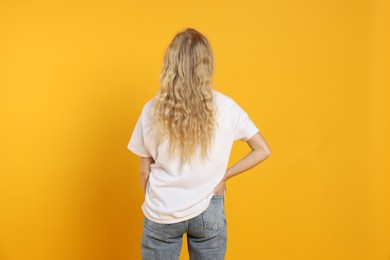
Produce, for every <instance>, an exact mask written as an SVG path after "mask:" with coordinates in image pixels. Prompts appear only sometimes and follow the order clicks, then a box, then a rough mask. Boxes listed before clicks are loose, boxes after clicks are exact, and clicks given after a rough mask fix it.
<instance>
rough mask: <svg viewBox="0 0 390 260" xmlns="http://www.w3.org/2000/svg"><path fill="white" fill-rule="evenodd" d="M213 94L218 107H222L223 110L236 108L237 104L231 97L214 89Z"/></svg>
mask: <svg viewBox="0 0 390 260" xmlns="http://www.w3.org/2000/svg"><path fill="white" fill-rule="evenodd" d="M213 93H214V98H215V102H216V103H217V105H218V106H219V107H223V108H224V109H234V108H237V107H238V104H237V102H236V101H235V100H234V99H233V98H232V97H230V96H228V95H226V94H224V93H221V92H219V91H217V90H214V89H213Z"/></svg>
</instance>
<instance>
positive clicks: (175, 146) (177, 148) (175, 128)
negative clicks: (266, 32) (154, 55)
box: [153, 28, 216, 163]
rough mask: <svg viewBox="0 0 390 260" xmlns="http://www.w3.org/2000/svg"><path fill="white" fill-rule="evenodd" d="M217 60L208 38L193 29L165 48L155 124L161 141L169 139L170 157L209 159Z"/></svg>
mask: <svg viewBox="0 0 390 260" xmlns="http://www.w3.org/2000/svg"><path fill="white" fill-rule="evenodd" d="M213 72H214V57H213V52H212V50H211V47H210V44H209V42H208V40H207V38H206V37H205V36H203V35H202V34H201V33H200V32H198V31H197V30H195V29H193V28H187V29H186V30H184V31H182V32H179V33H177V34H176V36H175V37H174V38H173V40H172V42H171V43H170V44H169V46H168V48H167V49H166V52H165V55H164V59H163V68H162V71H161V74H160V90H159V91H158V93H157V95H156V97H155V103H154V114H153V115H154V116H153V122H154V124H155V127H156V129H158V130H159V131H157V132H158V140H159V141H158V142H161V141H162V140H163V139H164V138H168V140H169V150H170V154H169V156H171V155H177V154H179V155H180V156H181V157H180V158H181V162H182V163H185V162H189V161H192V159H193V157H195V155H196V154H197V153H198V152H199V149H200V152H201V157H202V159H205V158H207V157H208V154H209V151H210V149H211V144H212V142H211V141H212V139H213V138H214V134H215V128H216V126H215V124H216V123H215V113H216V107H215V104H214V100H213V92H212V89H211V79H212V76H213Z"/></svg>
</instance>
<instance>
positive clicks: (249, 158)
mask: <svg viewBox="0 0 390 260" xmlns="http://www.w3.org/2000/svg"><path fill="white" fill-rule="evenodd" d="M269 156H270V154H269V153H268V152H267V151H265V150H252V151H251V152H249V153H248V154H247V155H246V156H245V157H243V158H242V159H241V160H239V161H238V162H236V163H235V164H233V165H232V166H231V167H230V168H229V169H227V170H226V173H225V176H224V178H223V181H224V182H226V181H227V180H228V179H230V178H231V177H233V176H236V175H238V174H240V173H242V172H245V171H247V170H249V169H251V168H253V167H254V166H256V165H258V164H259V163H261V162H262V161H264V160H265V159H267V158H268V157H269Z"/></svg>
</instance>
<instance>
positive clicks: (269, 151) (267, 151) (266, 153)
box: [263, 147, 271, 158]
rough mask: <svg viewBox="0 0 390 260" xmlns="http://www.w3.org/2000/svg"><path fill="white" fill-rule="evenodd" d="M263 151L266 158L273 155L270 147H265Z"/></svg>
mask: <svg viewBox="0 0 390 260" xmlns="http://www.w3.org/2000/svg"><path fill="white" fill-rule="evenodd" d="M263 152H264V154H265V158H268V157H270V156H271V149H269V147H266V148H264V149H263Z"/></svg>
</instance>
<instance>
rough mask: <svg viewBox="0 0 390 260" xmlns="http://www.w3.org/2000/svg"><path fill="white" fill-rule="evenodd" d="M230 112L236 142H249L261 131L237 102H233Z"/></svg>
mask: <svg viewBox="0 0 390 260" xmlns="http://www.w3.org/2000/svg"><path fill="white" fill-rule="evenodd" d="M232 101H233V100H232ZM230 112H231V113H230V119H231V127H232V131H233V135H234V141H236V140H240V141H248V140H249V139H251V137H252V136H254V135H255V134H256V133H257V132H259V129H258V128H257V127H256V125H255V124H254V123H253V121H252V120H251V119H250V117H249V116H248V114H247V113H246V112H245V111H244V110H243V109H242V108H241V107H240V106H239V105H238V104H237V103H236V102H235V101H233V102H232V107H231V111H230Z"/></svg>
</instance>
